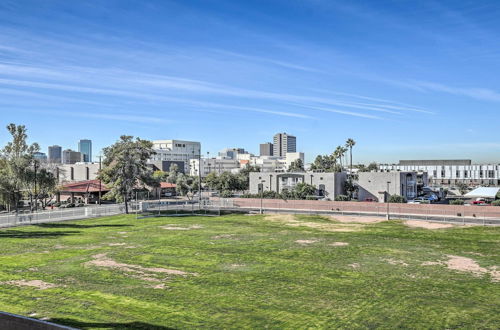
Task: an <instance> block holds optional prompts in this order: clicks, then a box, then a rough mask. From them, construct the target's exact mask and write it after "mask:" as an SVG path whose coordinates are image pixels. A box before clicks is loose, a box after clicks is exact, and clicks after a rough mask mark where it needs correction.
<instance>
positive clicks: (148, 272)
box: [85, 253, 197, 282]
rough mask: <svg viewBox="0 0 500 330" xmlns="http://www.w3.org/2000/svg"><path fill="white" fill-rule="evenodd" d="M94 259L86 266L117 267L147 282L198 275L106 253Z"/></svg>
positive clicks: (97, 255) (95, 256)
mask: <svg viewBox="0 0 500 330" xmlns="http://www.w3.org/2000/svg"><path fill="white" fill-rule="evenodd" d="M92 258H93V260H91V261H88V262H86V263H85V266H95V267H103V268H111V269H117V270H120V271H122V272H125V273H127V275H128V276H130V277H134V278H138V279H140V280H143V281H147V282H161V281H162V280H166V279H168V276H173V275H175V276H183V277H186V276H188V275H193V276H196V275H197V274H196V273H188V272H184V271H182V270H177V269H168V268H160V267H143V266H139V265H133V264H126V263H120V262H117V261H115V260H113V259H111V258H109V257H108V256H107V254H106V253H100V254H96V255H94V256H92ZM158 275H160V276H161V275H166V276H167V278H162V279H159V278H157V277H155V276H158Z"/></svg>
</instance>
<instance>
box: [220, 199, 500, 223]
mask: <svg viewBox="0 0 500 330" xmlns="http://www.w3.org/2000/svg"><path fill="white" fill-rule="evenodd" d="M212 199H215V198H212ZM232 201H233V205H234V206H235V207H241V208H254V209H258V208H260V202H261V201H260V199H259V198H233V199H232ZM262 203H263V207H264V208H268V209H275V210H276V211H279V210H280V209H283V210H284V211H285V212H286V210H294V209H295V210H314V211H335V212H377V213H379V214H380V215H381V216H384V215H385V213H386V211H387V204H386V203H383V204H381V203H367V202H335V201H316V200H286V201H285V200H282V199H263V200H262ZM389 205H390V213H391V214H412V215H438V216H453V217H461V216H465V217H473V218H477V219H481V218H483V217H486V218H495V219H500V207H498V206H464V205H442V204H396V203H391V204H389ZM405 218H406V217H405Z"/></svg>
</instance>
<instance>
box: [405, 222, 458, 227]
mask: <svg viewBox="0 0 500 330" xmlns="http://www.w3.org/2000/svg"><path fill="white" fill-rule="evenodd" d="M404 224H405V225H407V226H408V227H412V228H425V229H446V228H453V227H455V225H452V224H451V223H437V222H430V221H424V220H407V221H405V222H404Z"/></svg>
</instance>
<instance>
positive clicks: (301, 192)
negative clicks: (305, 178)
mask: <svg viewBox="0 0 500 330" xmlns="http://www.w3.org/2000/svg"><path fill="white" fill-rule="evenodd" d="M293 194H294V196H295V197H296V198H297V199H306V198H307V197H308V196H316V187H315V186H313V185H310V184H308V183H304V182H301V183H298V184H297V185H296V186H295V187H294V188H293Z"/></svg>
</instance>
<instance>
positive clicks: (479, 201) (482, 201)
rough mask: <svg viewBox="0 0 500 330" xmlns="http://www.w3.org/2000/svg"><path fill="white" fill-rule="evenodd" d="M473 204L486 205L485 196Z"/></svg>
mask: <svg viewBox="0 0 500 330" xmlns="http://www.w3.org/2000/svg"><path fill="white" fill-rule="evenodd" d="M471 204H472V205H486V204H488V203H486V200H485V199H484V198H478V199H476V200H475V201H473V202H472V203H471Z"/></svg>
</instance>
